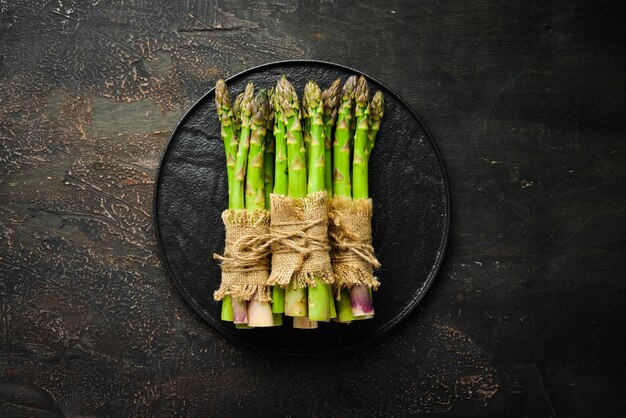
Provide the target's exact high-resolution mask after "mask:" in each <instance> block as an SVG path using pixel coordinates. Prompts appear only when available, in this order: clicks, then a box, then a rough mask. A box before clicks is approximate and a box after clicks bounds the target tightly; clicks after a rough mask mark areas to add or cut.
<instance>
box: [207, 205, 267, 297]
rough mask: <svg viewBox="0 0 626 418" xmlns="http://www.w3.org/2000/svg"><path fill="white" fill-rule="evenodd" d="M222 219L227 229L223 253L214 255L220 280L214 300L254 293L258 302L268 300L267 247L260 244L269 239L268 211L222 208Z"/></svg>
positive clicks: (247, 295) (248, 295)
mask: <svg viewBox="0 0 626 418" xmlns="http://www.w3.org/2000/svg"><path fill="white" fill-rule="evenodd" d="M222 220H223V221H224V226H225V228H226V239H225V241H224V247H225V248H224V255H223V256H222V255H219V254H213V258H214V259H216V260H218V261H220V265H221V268H222V282H221V284H220V288H219V289H218V290H217V291H216V292H215V293H214V294H213V297H214V299H215V300H222V299H223V298H224V297H226V296H232V297H233V298H235V299H240V300H250V299H251V298H252V296H253V295H254V294H255V293H256V297H257V298H258V299H259V300H260V301H263V302H266V301H270V300H271V289H270V287H269V286H268V285H267V279H268V277H269V271H270V259H269V249H268V248H264V246H263V239H269V224H270V215H269V211H266V210H257V211H246V210H225V211H224V212H222Z"/></svg>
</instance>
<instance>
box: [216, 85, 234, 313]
mask: <svg viewBox="0 0 626 418" xmlns="http://www.w3.org/2000/svg"><path fill="white" fill-rule="evenodd" d="M215 106H216V108H217V116H218V118H219V121H220V124H221V131H220V132H221V136H222V140H223V141H224V151H225V154H226V171H227V177H228V207H229V208H231V207H232V190H233V174H234V171H235V166H234V161H235V158H234V155H232V154H231V153H230V144H231V142H232V141H235V142H237V138H236V136H235V135H236V131H235V126H234V124H235V122H234V119H235V118H234V115H233V109H232V107H231V102H230V94H229V92H228V88H227V86H226V82H225V81H224V80H222V79H219V80H217V83H216V85H215ZM231 161H232V163H231ZM221 318H222V321H231V322H232V320H233V307H232V302H231V299H230V296H226V297H225V298H224V299H223V300H222V311H221Z"/></svg>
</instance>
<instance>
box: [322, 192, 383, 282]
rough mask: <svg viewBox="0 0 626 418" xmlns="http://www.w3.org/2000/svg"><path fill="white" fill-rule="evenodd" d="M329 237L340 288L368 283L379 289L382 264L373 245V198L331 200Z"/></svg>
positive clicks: (336, 198)
mask: <svg viewBox="0 0 626 418" xmlns="http://www.w3.org/2000/svg"><path fill="white" fill-rule="evenodd" d="M329 207H330V209H329V221H330V224H329V229H328V236H329V241H330V244H331V251H330V256H331V260H332V266H333V273H334V275H335V284H336V287H337V289H340V288H345V289H349V288H351V287H354V286H360V285H364V286H367V287H369V288H372V289H377V288H378V287H379V286H380V282H379V281H378V279H377V278H376V277H375V276H374V269H375V268H376V269H378V268H380V263H379V261H378V259H377V258H376V255H375V254H374V247H373V246H372V211H373V209H372V200H371V199H356V200H352V199H348V198H342V197H334V198H333V199H331V200H330V203H329Z"/></svg>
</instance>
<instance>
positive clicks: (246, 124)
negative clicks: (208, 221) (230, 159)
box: [232, 83, 254, 209]
mask: <svg viewBox="0 0 626 418" xmlns="http://www.w3.org/2000/svg"><path fill="white" fill-rule="evenodd" d="M253 102H254V86H253V85H252V83H248V85H247V86H246V91H245V92H244V96H243V98H242V100H241V133H240V134H239V145H238V149H237V161H236V163H235V175H234V178H233V193H232V196H233V209H245V198H244V184H245V179H246V169H247V165H248V150H249V148H250V119H251V117H252V107H253Z"/></svg>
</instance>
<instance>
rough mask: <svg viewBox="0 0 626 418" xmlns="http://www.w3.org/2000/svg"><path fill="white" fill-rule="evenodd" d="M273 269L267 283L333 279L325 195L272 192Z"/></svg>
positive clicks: (301, 283)
mask: <svg viewBox="0 0 626 418" xmlns="http://www.w3.org/2000/svg"><path fill="white" fill-rule="evenodd" d="M271 219H272V220H271V224H270V233H271V235H272V272H271V274H270V278H269V280H268V284H270V285H278V286H282V287H286V286H288V285H293V286H295V287H296V288H302V287H306V286H309V285H313V284H314V283H315V279H318V280H321V281H322V282H324V283H332V282H333V271H332V267H331V264H330V256H329V254H328V251H329V250H330V245H329V243H328V195H327V194H326V192H318V193H314V194H311V195H309V196H306V197H303V198H292V197H288V196H282V195H276V194H272V195H271Z"/></svg>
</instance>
